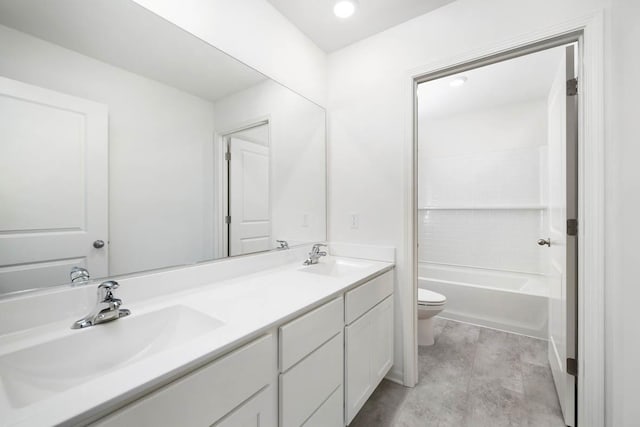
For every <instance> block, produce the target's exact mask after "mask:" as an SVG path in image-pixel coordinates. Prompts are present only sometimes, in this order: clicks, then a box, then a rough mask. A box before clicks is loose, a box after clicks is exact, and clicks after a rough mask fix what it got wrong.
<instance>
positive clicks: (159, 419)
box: [94, 334, 277, 427]
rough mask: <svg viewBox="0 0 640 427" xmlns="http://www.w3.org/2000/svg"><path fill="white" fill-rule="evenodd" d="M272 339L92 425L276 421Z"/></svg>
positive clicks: (255, 343)
mask: <svg viewBox="0 0 640 427" xmlns="http://www.w3.org/2000/svg"><path fill="white" fill-rule="evenodd" d="M275 339H276V338H275V336H274V334H269V335H266V336H264V337H262V338H259V339H257V340H255V341H253V342H251V343H249V344H247V345H245V346H243V347H241V348H239V349H237V350H235V351H232V352H231V353H229V354H227V355H225V356H222V357H221V358H219V359H216V360H215V361H213V362H211V363H210V364H208V365H206V366H204V367H202V368H200V369H197V370H195V371H194V372H191V373H189V374H187V375H185V376H184V377H182V378H180V379H178V380H176V381H174V382H172V383H170V384H169V385H167V386H165V387H163V388H161V389H159V390H157V391H155V392H152V393H150V394H148V395H146V396H144V397H142V398H140V399H139V400H137V401H135V402H133V403H131V404H129V405H128V406H126V407H124V408H122V409H120V410H118V411H116V412H114V413H113V414H111V415H108V416H107V417H105V418H102V419H100V420H99V421H97V422H96V423H95V424H94V425H95V426H101V427H115V426H136V425H137V426H181V427H188V426H199V427H200V426H210V425H212V424H213V425H222V426H232V425H242V426H252V425H256V426H258V425H259V426H260V427H265V426H266V427H275V426H276V425H277V415H276V401H275V392H274V390H273V389H274V388H275V384H273V379H274V373H275V372H276V366H277V365H276V343H275ZM223 417H227V418H223ZM218 421H220V423H219V424H215V423H217V422H218ZM236 421H238V423H236ZM240 421H241V422H240Z"/></svg>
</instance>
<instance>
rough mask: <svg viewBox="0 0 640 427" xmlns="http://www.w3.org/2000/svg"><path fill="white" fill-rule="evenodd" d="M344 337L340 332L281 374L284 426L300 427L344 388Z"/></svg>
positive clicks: (281, 408) (281, 421)
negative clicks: (335, 392) (332, 395)
mask: <svg viewBox="0 0 640 427" xmlns="http://www.w3.org/2000/svg"><path fill="white" fill-rule="evenodd" d="M343 350H344V338H343V332H342V331H340V333H338V334H337V335H336V336H335V337H333V338H331V340H329V341H328V342H327V343H326V344H324V345H323V346H322V347H320V348H319V349H317V350H316V351H314V352H313V353H311V354H310V355H309V356H307V358H305V359H304V360H302V361H301V362H300V363H298V364H297V365H296V366H294V367H293V368H291V369H290V370H289V371H287V372H286V373H284V374H281V375H280V425H281V426H282V427H294V426H295V427H299V426H300V425H302V424H303V423H304V422H305V420H307V418H309V417H310V416H311V415H312V414H313V413H314V412H315V411H316V410H317V409H318V408H320V407H321V406H322V404H323V403H324V401H325V400H326V399H327V398H328V397H329V396H330V395H331V394H332V393H333V392H334V391H335V389H336V388H337V387H339V386H341V385H342V379H343V371H344V365H343V363H344V359H343Z"/></svg>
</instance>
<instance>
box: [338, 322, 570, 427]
mask: <svg viewBox="0 0 640 427" xmlns="http://www.w3.org/2000/svg"><path fill="white" fill-rule="evenodd" d="M435 328H436V343H435V344H434V345H433V346H430V347H420V348H419V361H418V367H419V369H420V382H419V384H418V385H417V386H416V387H415V388H406V387H403V386H400V385H397V384H395V383H392V382H390V381H387V380H384V381H383V382H382V383H381V384H380V386H379V387H378V388H377V389H376V391H375V392H374V393H373V395H372V396H371V398H370V399H369V401H368V402H367V403H366V404H365V406H364V407H363V408H362V410H361V411H360V413H359V414H358V416H357V417H356V418H355V419H354V420H353V422H352V423H351V425H350V427H378V426H380V427H384V426H394V427H422V426H424V427H431V426H433V427H445V426H456V427H484V426H489V427H501V426H518V427H520V426H522V427H547V426H548V427H556V426H557V427H562V426H564V422H563V421H562V414H561V413H560V406H559V403H558V398H557V395H556V391H555V388H554V385H553V379H552V378H551V371H550V369H549V364H548V362H547V345H546V342H545V341H542V340H537V339H534V338H528V337H523V336H520V335H514V334H509V333H506V332H500V331H495V330H493V329H486V328H481V327H478V326H473V325H468V324H465V323H459V322H453V321H448V320H442V319H437V322H436V324H435Z"/></svg>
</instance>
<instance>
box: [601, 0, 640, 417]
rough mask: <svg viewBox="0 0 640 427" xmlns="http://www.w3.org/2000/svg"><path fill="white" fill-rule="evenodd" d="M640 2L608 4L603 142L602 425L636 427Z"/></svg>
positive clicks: (639, 377)
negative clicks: (609, 35)
mask: <svg viewBox="0 0 640 427" xmlns="http://www.w3.org/2000/svg"><path fill="white" fill-rule="evenodd" d="M638 22H640V2H638V1H637V0H613V2H612V21H611V24H612V28H611V32H612V38H611V39H610V44H609V46H608V48H609V49H608V51H607V52H608V54H609V55H608V58H607V59H608V61H607V64H608V65H609V67H610V68H609V69H608V71H609V78H608V83H609V85H610V86H609V88H611V89H612V91H610V92H608V97H607V100H606V101H607V104H608V106H609V108H610V110H609V111H610V112H611V114H610V115H609V116H608V125H609V126H608V132H607V137H608V138H607V141H606V150H607V151H606V153H605V160H606V168H607V182H606V221H607V222H606V233H605V235H606V286H605V289H606V301H607V304H606V315H607V325H606V336H607V377H606V381H607V425H608V426H610V427H614V426H615V427H617V426H625V427H627V426H628V427H631V426H637V425H638V423H640V405H639V404H638V384H640V369H639V367H638V360H640V326H639V325H640V323H639V322H638V319H637V312H638V305H639V304H640V262H639V260H638V254H639V253H640V251H639V250H638V242H640V227H638V211H639V210H640V167H638V161H639V159H640V144H639V143H638V136H639V135H640V120H638V112H639V108H638V100H640V81H639V80H638V76H640V56H639V55H638V49H639V46H640V25H638Z"/></svg>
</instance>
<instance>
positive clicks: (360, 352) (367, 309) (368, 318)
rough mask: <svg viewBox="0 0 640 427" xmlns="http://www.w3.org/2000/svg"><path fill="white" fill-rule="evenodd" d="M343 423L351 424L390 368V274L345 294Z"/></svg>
mask: <svg viewBox="0 0 640 427" xmlns="http://www.w3.org/2000/svg"><path fill="white" fill-rule="evenodd" d="M345 319H346V321H347V326H346V327H345V411H346V414H345V420H346V424H349V423H351V421H352V420H353V418H354V417H355V416H356V414H357V413H358V411H359V410H360V409H361V408H362V406H363V405H364V403H365V402H366V401H367V399H368V398H369V397H370V396H371V394H372V393H373V391H374V390H375V388H376V387H377V386H378V384H379V383H380V381H382V379H383V378H384V377H385V375H386V374H387V373H388V372H389V369H391V366H392V365H393V273H392V272H388V273H385V274H383V275H381V276H378V277H376V278H374V279H372V280H370V281H369V282H367V283H365V284H364V285H362V286H360V287H358V288H356V289H354V290H352V291H349V292H347V293H346V295H345Z"/></svg>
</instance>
